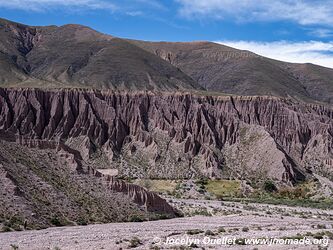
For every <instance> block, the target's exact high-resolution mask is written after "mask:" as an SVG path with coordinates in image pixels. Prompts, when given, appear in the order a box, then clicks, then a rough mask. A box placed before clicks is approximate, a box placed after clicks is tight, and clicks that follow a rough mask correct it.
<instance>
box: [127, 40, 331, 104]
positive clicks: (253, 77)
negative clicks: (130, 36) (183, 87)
mask: <svg viewBox="0 0 333 250" xmlns="http://www.w3.org/2000/svg"><path fill="white" fill-rule="evenodd" d="M131 42H132V43H133V44H136V45H138V46H140V47H142V48H144V49H146V50H147V51H150V52H152V53H154V54H156V55H158V56H160V57H161V58H163V59H165V60H166V61H168V62H170V63H171V64H172V65H175V66H176V67H179V68H180V69H181V70H182V71H184V72H185V73H186V74H188V75H189V76H191V77H192V78H193V79H194V80H195V81H197V82H198V83H199V84H200V85H202V86H203V87H205V88H206V89H207V90H210V91H219V92H225V93H231V94H236V95H273V96H282V97H286V96H292V97H296V98H301V99H303V100H315V101H320V102H329V103H333V69H329V68H324V67H320V66H317V65H312V64H292V63H285V62H280V61H276V60H272V59H269V58H265V57H261V56H258V55H256V54H254V53H251V52H248V51H241V50H236V49H233V48H230V47H227V46H224V45H220V44H216V43H210V42H190V43H169V42H156V43H154V42H142V41H131Z"/></svg>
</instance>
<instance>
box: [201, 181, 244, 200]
mask: <svg viewBox="0 0 333 250" xmlns="http://www.w3.org/2000/svg"><path fill="white" fill-rule="evenodd" d="M205 187H206V190H207V192H208V193H210V194H212V195H215V196H216V197H238V196H239V195H240V192H241V190H240V181H231V180H208V181H207V184H206V185H205Z"/></svg>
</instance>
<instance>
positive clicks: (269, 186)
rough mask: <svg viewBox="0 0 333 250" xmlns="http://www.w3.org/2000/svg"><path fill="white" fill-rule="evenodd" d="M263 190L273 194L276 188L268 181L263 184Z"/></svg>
mask: <svg viewBox="0 0 333 250" xmlns="http://www.w3.org/2000/svg"><path fill="white" fill-rule="evenodd" d="M264 190H265V191H266V192H269V193H273V192H276V191H277V188H276V186H275V184H274V182H273V181H271V180H268V181H265V183H264Z"/></svg>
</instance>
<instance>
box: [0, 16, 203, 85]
mask: <svg viewBox="0 0 333 250" xmlns="http://www.w3.org/2000/svg"><path fill="white" fill-rule="evenodd" d="M1 59H2V60H1ZM0 60H1V61H0V63H1V73H2V74H1V75H2V78H1V79H0V81H1V82H0V83H1V84H2V85H4V84H5V85H7V86H8V85H9V86H15V85H20V86H43V87H45V86H46V87H47V86H53V87H59V86H62V87H64V86H66V87H89V88H107V89H133V90H136V89H140V90H143V89H149V90H152V89H159V90H176V89H193V88H200V86H199V85H198V84H197V83H196V82H194V81H193V80H192V79H191V78H190V77H188V76H187V75H185V74H184V73H182V72H181V71H180V70H179V69H177V68H176V67H174V66H172V65H170V64H169V63H167V62H165V61H164V60H162V59H160V58H159V57H157V56H155V55H153V54H151V53H148V52H147V51H145V50H143V49H141V48H139V47H137V46H135V45H133V44H131V43H129V42H127V41H126V40H123V39H119V38H113V37H111V36H107V35H104V34H101V33H98V32H96V31H94V30H92V29H90V28H87V27H84V26H80V25H65V26H61V27H56V26H49V27H29V26H26V25H22V24H17V23H12V22H9V21H6V20H0Z"/></svg>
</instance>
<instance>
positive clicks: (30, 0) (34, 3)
mask: <svg viewBox="0 0 333 250" xmlns="http://www.w3.org/2000/svg"><path fill="white" fill-rule="evenodd" d="M0 7H2V8H10V9H22V10H30V11H43V10H47V9H50V8H69V7H70V8H73V10H75V9H74V8H79V9H106V10H112V11H113V10H116V9H117V6H116V5H115V4H114V3H112V2H110V1H103V0H10V1H8V0H0Z"/></svg>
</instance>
